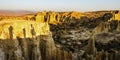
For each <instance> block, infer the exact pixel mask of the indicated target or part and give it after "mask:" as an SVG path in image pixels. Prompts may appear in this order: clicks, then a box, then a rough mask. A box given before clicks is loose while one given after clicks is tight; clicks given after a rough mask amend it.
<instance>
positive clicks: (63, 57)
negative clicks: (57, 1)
mask: <svg viewBox="0 0 120 60" xmlns="http://www.w3.org/2000/svg"><path fill="white" fill-rule="evenodd" d="M119 37H120V11H114V10H113V11H95V12H84V13H82V12H75V11H72V12H53V11H50V12H45V11H44V12H38V13H33V14H26V15H22V16H3V15H1V16H0V60H120V38H119Z"/></svg>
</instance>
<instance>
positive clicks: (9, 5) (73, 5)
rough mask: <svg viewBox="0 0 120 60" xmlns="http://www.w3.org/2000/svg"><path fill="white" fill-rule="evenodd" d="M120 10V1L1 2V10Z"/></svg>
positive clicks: (10, 0)
mask: <svg viewBox="0 0 120 60" xmlns="http://www.w3.org/2000/svg"><path fill="white" fill-rule="evenodd" d="M109 9H110V10H118V9H119V10H120V0H0V10H29V11H42V10H46V11H93V10H109Z"/></svg>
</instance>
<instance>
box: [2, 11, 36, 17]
mask: <svg viewBox="0 0 120 60" xmlns="http://www.w3.org/2000/svg"><path fill="white" fill-rule="evenodd" d="M34 13H35V12H32V11H25V10H19V11H9V10H0V16H22V15H26V14H34Z"/></svg>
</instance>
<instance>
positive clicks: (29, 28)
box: [0, 20, 50, 39]
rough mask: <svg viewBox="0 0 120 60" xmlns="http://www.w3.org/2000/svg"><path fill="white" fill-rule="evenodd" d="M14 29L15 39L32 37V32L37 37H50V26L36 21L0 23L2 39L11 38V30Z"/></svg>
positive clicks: (0, 36)
mask: <svg viewBox="0 0 120 60" xmlns="http://www.w3.org/2000/svg"><path fill="white" fill-rule="evenodd" d="M10 26H11V27H12V33H13V38H16V37H22V38H23V37H24V32H23V29H24V31H25V37H32V32H33V34H34V35H35V36H38V35H48V34H49V33H50V31H49V25H48V23H39V22H35V21H24V20H22V21H19V20H16V21H1V22H0V38H1V39H8V38H9V37H10V35H9V34H10V32H9V28H10Z"/></svg>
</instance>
